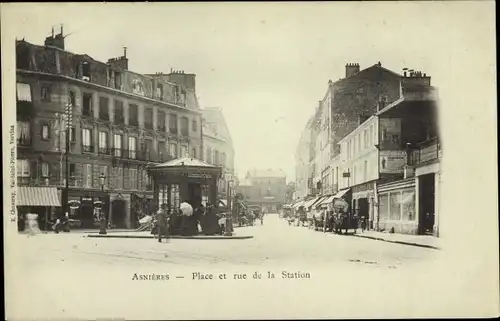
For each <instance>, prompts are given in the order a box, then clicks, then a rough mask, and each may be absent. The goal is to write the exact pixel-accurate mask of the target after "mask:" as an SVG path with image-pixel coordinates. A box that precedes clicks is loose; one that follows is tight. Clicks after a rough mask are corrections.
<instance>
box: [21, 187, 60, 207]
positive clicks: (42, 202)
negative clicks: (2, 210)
mask: <svg viewBox="0 0 500 321" xmlns="http://www.w3.org/2000/svg"><path fill="white" fill-rule="evenodd" d="M16 205H17V206H57V207H59V206H61V200H60V198H59V191H58V190H57V188H56V187H33V186H20V187H18V188H17V204H16Z"/></svg>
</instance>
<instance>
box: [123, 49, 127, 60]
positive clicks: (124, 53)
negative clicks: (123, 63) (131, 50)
mask: <svg viewBox="0 0 500 321" xmlns="http://www.w3.org/2000/svg"><path fill="white" fill-rule="evenodd" d="M123 57H125V58H127V47H123Z"/></svg>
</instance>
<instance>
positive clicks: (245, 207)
mask: <svg viewBox="0 0 500 321" xmlns="http://www.w3.org/2000/svg"><path fill="white" fill-rule="evenodd" d="M238 204H240V206H241V207H243V208H244V209H247V206H246V205H245V203H243V202H242V201H238Z"/></svg>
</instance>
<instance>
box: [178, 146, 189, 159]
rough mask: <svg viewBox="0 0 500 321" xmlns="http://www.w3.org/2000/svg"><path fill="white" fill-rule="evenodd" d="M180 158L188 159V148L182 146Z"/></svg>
mask: <svg viewBox="0 0 500 321" xmlns="http://www.w3.org/2000/svg"><path fill="white" fill-rule="evenodd" d="M179 156H180V157H187V156H188V155H187V147H186V146H182V145H181V154H180V155H179Z"/></svg>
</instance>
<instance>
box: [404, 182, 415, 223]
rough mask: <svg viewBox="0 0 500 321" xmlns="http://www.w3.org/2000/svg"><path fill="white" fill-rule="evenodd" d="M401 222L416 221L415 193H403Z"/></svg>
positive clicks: (409, 191)
mask: <svg viewBox="0 0 500 321" xmlns="http://www.w3.org/2000/svg"><path fill="white" fill-rule="evenodd" d="M401 201H402V205H403V220H404V221H414V220H415V219H416V215H415V191H414V190H406V191H403V199H402V200H401Z"/></svg>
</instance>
